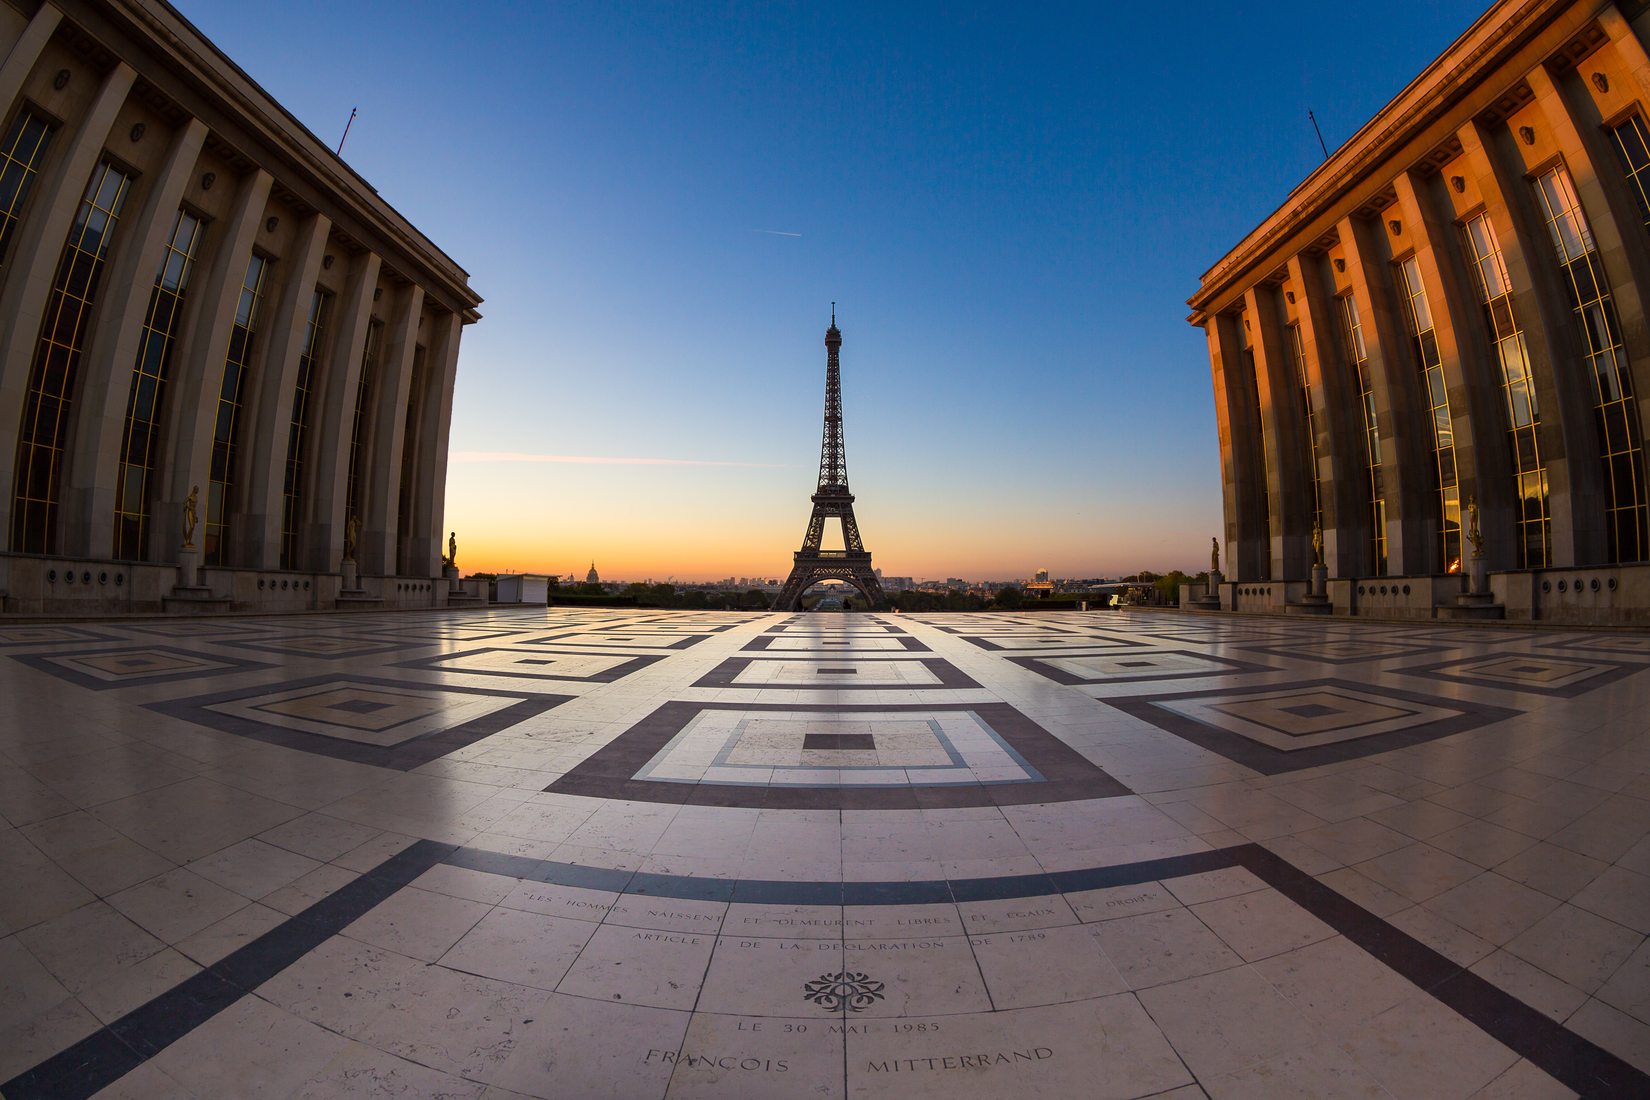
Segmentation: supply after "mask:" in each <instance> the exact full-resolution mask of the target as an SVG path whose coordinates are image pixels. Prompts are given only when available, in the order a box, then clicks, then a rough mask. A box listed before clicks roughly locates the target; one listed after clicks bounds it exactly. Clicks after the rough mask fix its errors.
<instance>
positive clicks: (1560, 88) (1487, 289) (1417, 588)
mask: <svg viewBox="0 0 1650 1100" xmlns="http://www.w3.org/2000/svg"><path fill="white" fill-rule="evenodd" d="M1647 9H1650V4H1645V3H1597V2H1596V0H1595V2H1580V3H1577V2H1573V0H1504V2H1502V3H1498V4H1496V5H1495V6H1494V7H1493V8H1491V9H1490V10H1489V11H1488V12H1487V13H1486V14H1485V15H1484V16H1483V17H1482V18H1480V19H1479V20H1478V21H1477V22H1476V23H1474V24H1473V26H1472V27H1471V28H1469V29H1468V30H1467V31H1466V33H1465V34H1463V35H1462V36H1461V38H1460V39H1458V40H1457V41H1456V42H1455V43H1454V44H1453V45H1452V46H1451V47H1450V48H1449V49H1448V50H1447V51H1446V52H1445V53H1444V54H1443V55H1442V56H1441V57H1439V58H1438V59H1437V60H1436V61H1435V62H1433V63H1432V64H1431V65H1430V66H1429V67H1428V68H1427V69H1426V71H1425V72H1423V73H1422V74H1421V75H1420V76H1419V77H1417V78H1416V79H1415V80H1414V81H1413V82H1412V83H1411V84H1410V85H1409V86H1408V87H1407V88H1405V89H1404V90H1403V91H1402V92H1401V93H1400V94H1399V95H1398V96H1397V98H1395V99H1394V100H1393V101H1392V102H1391V103H1389V104H1388V105H1387V106H1386V107H1384V108H1383V109H1382V110H1381V112H1380V113H1379V114H1377V115H1376V116H1375V117H1374V118H1373V119H1371V120H1370V121H1369V122H1368V123H1367V124H1366V125H1365V126H1364V127H1363V128H1362V129H1360V130H1359V131H1358V132H1357V133H1356V134H1355V135H1354V136H1353V137H1352V138H1351V140H1349V141H1348V142H1347V143H1346V144H1345V145H1343V146H1342V147H1341V148H1340V149H1338V150H1336V151H1335V153H1334V154H1333V155H1332V156H1330V157H1329V158H1328V159H1327V160H1326V161H1325V162H1324V163H1323V165H1322V166H1320V167H1319V168H1318V169H1317V170H1316V171H1314V172H1313V173H1312V174H1311V175H1310V176H1308V177H1307V179H1306V180H1305V181H1304V182H1302V183H1301V184H1300V185H1299V186H1298V187H1297V188H1295V190H1294V191H1293V192H1292V193H1291V194H1290V196H1289V200H1288V202H1287V203H1286V204H1285V205H1284V206H1283V207H1281V208H1280V209H1279V210H1277V211H1276V212H1275V213H1274V214H1272V215H1271V216H1270V217H1268V218H1267V219H1266V220H1265V221H1264V222H1263V223H1262V224H1261V225H1259V226H1258V227H1256V228H1255V229H1254V230H1253V231H1252V232H1251V233H1249V235H1248V236H1247V237H1245V238H1244V239H1243V240H1242V241H1241V242H1239V243H1238V245H1237V246H1236V247H1235V248H1233V249H1232V250H1231V251H1230V252H1229V253H1228V254H1227V255H1226V256H1224V257H1223V258H1222V259H1221V260H1220V261H1219V262H1218V263H1217V264H1216V265H1215V266H1214V267H1213V268H1211V269H1210V270H1209V271H1208V272H1207V273H1206V274H1205V275H1204V276H1203V279H1202V285H1201V286H1200V288H1199V289H1198V292H1197V294H1196V295H1194V296H1193V298H1192V299H1191V300H1190V305H1191V307H1192V314H1191V317H1190V320H1191V322H1192V323H1193V324H1195V325H1198V326H1200V327H1202V328H1203V329H1204V331H1205V333H1206V335H1207V339H1208V346H1209V358H1210V365H1211V370H1212V375H1213V381H1214V393H1215V407H1216V416H1217V420H1218V424H1219V432H1220V451H1221V475H1222V484H1223V491H1224V492H1223V495H1224V531H1223V532H1222V535H1221V537H1220V540H1219V541H1220V543H1221V547H1222V549H1223V551H1224V552H1223V554H1222V559H1223V562H1222V564H1223V567H1224V574H1225V578H1224V579H1225V583H1224V586H1223V590H1222V592H1221V593H1220V599H1221V604H1222V606H1223V607H1226V608H1228V609H1236V610H1273V611H1276V610H1285V609H1288V608H1291V607H1301V606H1302V605H1303V603H1306V604H1310V603H1312V602H1313V601H1311V600H1306V599H1304V598H1305V597H1307V596H1309V595H1310V589H1309V587H1308V586H1309V584H1310V582H1311V574H1312V568H1313V565H1314V562H1315V560H1316V558H1317V549H1316V546H1315V536H1314V532H1315V531H1321V545H1322V555H1323V563H1324V565H1325V566H1326V568H1327V575H1328V583H1327V585H1326V593H1325V594H1326V595H1327V597H1328V602H1329V606H1330V607H1331V608H1332V610H1333V611H1334V612H1335V613H1339V614H1366V615H1370V614H1372V615H1396V616H1403V617H1432V616H1435V615H1452V614H1467V613H1469V612H1468V611H1465V610H1462V601H1459V600H1458V599H1457V597H1459V596H1460V595H1461V594H1462V592H1463V588H1464V587H1465V586H1466V585H1467V581H1466V577H1467V576H1468V574H1470V570H1471V563H1472V558H1473V555H1474V548H1473V542H1472V532H1473V521H1474V518H1475V517H1476V521H1477V525H1478V529H1479V531H1480V533H1481V542H1480V545H1481V548H1482V549H1481V552H1482V556H1483V559H1484V561H1485V564H1486V565H1487V568H1488V571H1489V587H1490V589H1491V590H1492V591H1493V594H1494V597H1495V599H1494V601H1493V609H1494V610H1493V612H1486V611H1485V609H1484V607H1483V606H1479V605H1481V604H1483V603H1484V602H1485V601H1479V605H1475V606H1474V609H1473V610H1472V611H1471V612H1470V613H1472V614H1486V613H1493V614H1504V615H1505V616H1506V617H1508V618H1524V619H1546V620H1560V621H1565V620H1568V621H1589V620H1593V621H1605V622H1608V621H1620V622H1632V621H1646V620H1650V499H1647V483H1650V467H1647V465H1646V456H1645V449H1644V434H1643V433H1644V425H1645V422H1646V419H1647V418H1650V324H1647V317H1650V121H1647V116H1650V56H1647V54H1646V48H1645V43H1646V42H1647V41H1650V11H1647ZM1320 609H1321V607H1320Z"/></svg>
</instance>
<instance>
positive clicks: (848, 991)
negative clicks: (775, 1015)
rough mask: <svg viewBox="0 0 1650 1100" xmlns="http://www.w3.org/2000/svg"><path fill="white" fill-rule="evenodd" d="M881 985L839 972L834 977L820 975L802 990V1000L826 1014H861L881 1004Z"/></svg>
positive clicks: (855, 975)
mask: <svg viewBox="0 0 1650 1100" xmlns="http://www.w3.org/2000/svg"><path fill="white" fill-rule="evenodd" d="M882 989H883V985H882V983H881V982H879V981H873V980H872V979H871V976H870V975H868V974H861V973H858V972H856V971H851V970H839V971H837V972H836V973H835V974H821V975H820V976H819V977H817V978H815V979H814V980H813V981H811V982H805V983H804V984H803V986H802V997H803V999H804V1000H808V1001H812V1002H813V1003H814V1004H816V1005H818V1006H819V1007H820V1008H823V1009H824V1010H825V1011H826V1012H841V1011H842V1010H843V1009H846V1010H848V1011H849V1012H860V1011H862V1010H864V1009H867V1008H870V1007H871V1005H872V1004H874V1003H876V1002H877V1001H880V1000H882Z"/></svg>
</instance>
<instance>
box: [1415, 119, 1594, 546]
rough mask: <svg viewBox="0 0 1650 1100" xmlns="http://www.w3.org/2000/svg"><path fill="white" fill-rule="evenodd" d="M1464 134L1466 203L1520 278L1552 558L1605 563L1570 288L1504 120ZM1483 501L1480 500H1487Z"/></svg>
mask: <svg viewBox="0 0 1650 1100" xmlns="http://www.w3.org/2000/svg"><path fill="white" fill-rule="evenodd" d="M1456 135H1457V137H1459V138H1460V141H1461V156H1460V157H1459V158H1457V159H1456V161H1454V162H1452V163H1453V164H1454V165H1456V166H1458V170H1459V171H1460V172H1461V173H1462V176H1463V177H1464V178H1463V179H1462V183H1461V186H1462V197H1463V201H1467V200H1468V199H1470V198H1473V197H1476V198H1477V199H1478V201H1479V202H1480V203H1481V204H1482V205H1483V209H1484V213H1485V215H1486V216H1487V217H1488V218H1489V220H1490V224H1491V225H1492V226H1494V228H1495V231H1496V235H1497V237H1498V238H1499V240H1500V243H1501V257H1502V260H1503V261H1504V262H1505V263H1506V265H1507V276H1508V278H1509V279H1510V280H1511V281H1512V287H1513V309H1514V311H1515V312H1516V314H1517V317H1518V323H1519V326H1520V327H1521V328H1522V330H1523V332H1524V344H1525V348H1526V351H1527V353H1528V356H1529V366H1530V378H1531V382H1532V384H1533V386H1534V389H1535V398H1536V402H1537V405H1538V406H1539V408H1540V412H1541V416H1540V424H1539V425H1538V426H1537V429H1536V446H1537V447H1538V448H1539V450H1540V453H1541V460H1542V462H1543V463H1544V464H1545V466H1546V468H1547V485H1548V498H1547V507H1548V514H1549V515H1550V516H1551V517H1552V553H1553V557H1552V564H1553V565H1574V564H1575V563H1576V562H1577V561H1578V560H1589V561H1593V560H1597V559H1598V558H1599V557H1602V556H1603V554H1604V530H1603V528H1602V527H1601V526H1600V523H1599V521H1600V519H1601V518H1602V516H1603V511H1604V508H1603V504H1602V499H1603V498H1602V493H1603V485H1602V479H1601V475H1600V471H1599V463H1598V438H1597V429H1596V425H1595V422H1594V419H1593V397H1592V383H1591V381H1590V380H1589V379H1588V378H1586V377H1585V376H1584V374H1583V373H1582V372H1580V371H1576V370H1570V369H1565V367H1564V364H1569V363H1576V362H1579V361H1580V358H1579V356H1580V352H1579V350H1578V349H1577V348H1576V347H1575V317H1574V311H1573V310H1572V309H1571V308H1570V306H1569V292H1568V291H1567V290H1566V289H1565V288H1564V286H1563V285H1562V284H1561V283H1560V281H1559V273H1558V270H1557V267H1556V266H1555V265H1554V264H1553V263H1552V262H1551V260H1550V258H1549V257H1547V256H1546V255H1544V254H1543V251H1542V250H1541V242H1542V240H1543V239H1544V237H1545V235H1546V233H1547V226H1546V222H1545V221H1544V220H1543V219H1542V218H1541V217H1540V215H1539V214H1537V212H1536V210H1535V208H1534V197H1533V195H1532V194H1531V191H1530V184H1529V182H1528V181H1527V180H1526V179H1525V178H1524V172H1523V168H1522V165H1519V164H1518V161H1517V153H1516V152H1515V151H1513V150H1511V149H1510V148H1507V145H1508V143H1510V142H1511V141H1512V140H1513V137H1512V135H1511V134H1510V133H1509V132H1508V131H1507V129H1506V127H1505V126H1500V127H1497V128H1496V129H1495V130H1493V131H1486V130H1483V129H1481V128H1480V127H1479V126H1478V125H1477V124H1475V123H1471V122H1469V123H1466V124H1465V125H1463V126H1462V127H1461V128H1460V129H1459V130H1457V131H1456ZM1446 171H1449V169H1446ZM1452 186H1453V181H1452ZM1576 455H1590V456H1591V457H1590V459H1587V460H1584V461H1582V462H1579V463H1578V462H1575V461H1574V460H1573V456H1576ZM1484 503H1485V501H1484V498H1483V497H1480V498H1479V504H1480V505H1481V506H1482V505H1484ZM1578 505H1580V507H1578ZM1486 520H1487V521H1488V522H1487V523H1486V522H1485V521H1486ZM1480 523H1481V524H1482V525H1484V526H1486V527H1489V528H1490V529H1491V530H1492V531H1493V530H1494V529H1495V528H1497V527H1500V526H1503V525H1504V523H1505V519H1504V518H1503V517H1499V516H1497V515H1494V514H1492V513H1488V512H1486V514H1485V515H1484V516H1482V517H1481V518H1480ZM1489 536H1490V532H1489V531H1486V543H1487V545H1486V547H1485V550H1486V552H1487V555H1488V556H1490V557H1497V542H1496V541H1495V540H1494V539H1493V538H1490V537H1489ZM1578 548H1585V550H1583V553H1584V557H1583V558H1578V557H1577V552H1578ZM1501 560H1503V561H1504V564H1505V566H1507V567H1511V566H1514V565H1516V564H1517V558H1516V556H1513V557H1511V558H1507V559H1501Z"/></svg>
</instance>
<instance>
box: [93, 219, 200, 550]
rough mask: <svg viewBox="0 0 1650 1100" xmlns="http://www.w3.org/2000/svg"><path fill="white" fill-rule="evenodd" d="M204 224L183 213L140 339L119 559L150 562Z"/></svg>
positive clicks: (118, 522)
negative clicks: (169, 377)
mask: <svg viewBox="0 0 1650 1100" xmlns="http://www.w3.org/2000/svg"><path fill="white" fill-rule="evenodd" d="M200 239H201V223H200V219H199V218H197V217H195V216H194V215H193V214H190V213H189V212H188V211H186V210H179V211H178V216H177V219H176V220H175V221H174V222H173V223H172V235H171V237H170V238H169V239H168V240H167V242H166V253H165V255H163V256H162V257H161V260H160V270H159V271H158V272H156V274H155V286H154V289H153V290H151V291H150V292H149V312H148V313H146V314H145V315H144V320H143V332H142V334H141V335H140V336H139V338H138V353H137V363H136V364H135V365H134V366H133V367H132V386H131V391H130V392H129V393H128V394H127V397H126V427H125V432H124V435H123V437H122V439H121V443H120V471H119V474H118V475H117V476H116V478H115V538H114V556H115V557H116V558H127V559H138V560H146V559H147V555H146V554H145V553H144V545H143V536H144V527H145V526H146V525H147V524H148V521H149V504H150V496H151V494H150V492H149V479H150V477H151V476H152V475H153V474H154V470H155V455H156V452H157V451H158V450H159V443H160V409H161V401H162V399H163V398H164V397H165V391H166V370H167V367H168V366H169V365H170V363H171V361H172V345H173V341H174V340H175V338H176V335H177V331H178V326H179V325H180V324H182V322H183V297H184V294H185V292H186V291H187V290H188V289H189V273H190V271H191V270H192V269H193V268H194V266H195V252H196V250H197V249H198V248H199V246H200Z"/></svg>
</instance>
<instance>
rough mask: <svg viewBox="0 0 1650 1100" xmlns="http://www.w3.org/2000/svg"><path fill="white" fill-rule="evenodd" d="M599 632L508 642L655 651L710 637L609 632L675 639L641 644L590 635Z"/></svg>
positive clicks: (564, 633)
mask: <svg viewBox="0 0 1650 1100" xmlns="http://www.w3.org/2000/svg"><path fill="white" fill-rule="evenodd" d="M599 633H601V632H600V631H595V630H564V631H560V632H558V633H555V634H543V635H540V636H539V637H537V638H517V639H515V640H514V641H512V642H511V643H510V644H511V645H512V646H518V645H563V646H579V647H582V648H586V649H621V650H637V649H640V650H645V651H649V652H657V651H659V650H662V649H671V650H679V649H691V648H693V647H694V646H696V645H698V644H699V643H700V642H703V641H705V640H707V639H708V638H710V637H711V635H709V634H680V635H678V634H668V633H666V634H661V633H658V632H655V631H649V630H615V631H612V632H611V633H614V634H621V635H631V636H633V637H637V638H673V639H675V640H674V641H672V642H671V643H670V644H669V645H642V644H641V643H640V642H626V641H624V640H623V639H622V638H621V639H618V640H608V639H605V638H601V637H593V636H592V635H597V634H599Z"/></svg>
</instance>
